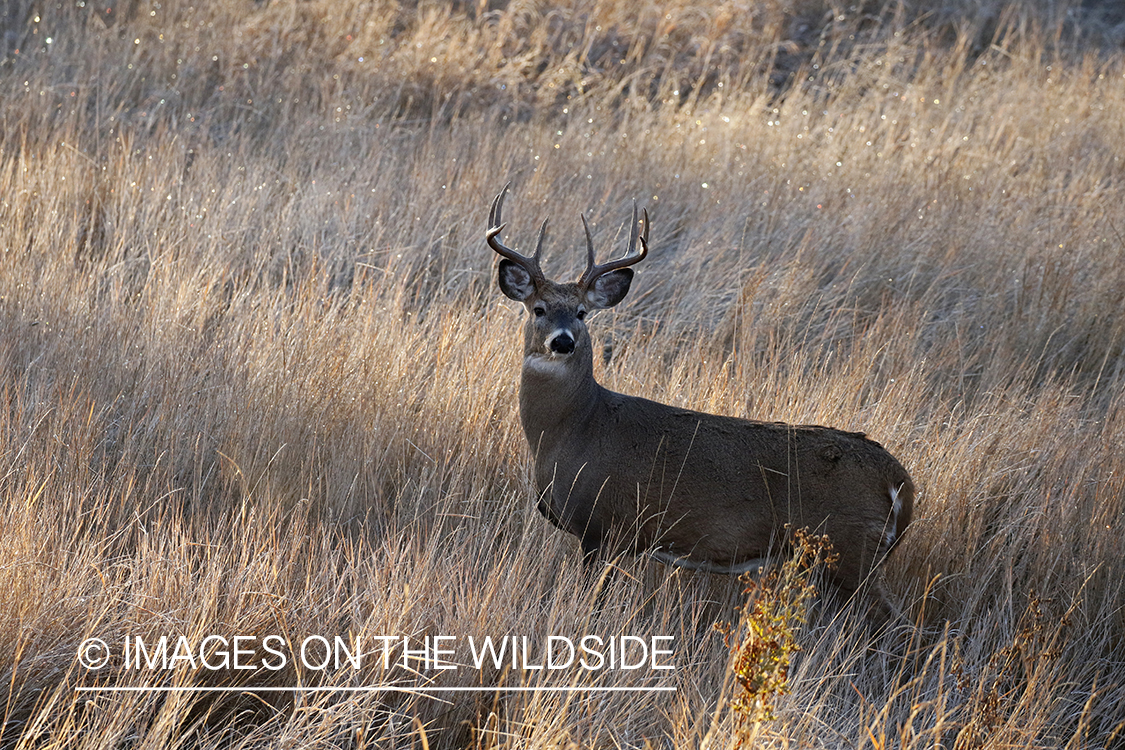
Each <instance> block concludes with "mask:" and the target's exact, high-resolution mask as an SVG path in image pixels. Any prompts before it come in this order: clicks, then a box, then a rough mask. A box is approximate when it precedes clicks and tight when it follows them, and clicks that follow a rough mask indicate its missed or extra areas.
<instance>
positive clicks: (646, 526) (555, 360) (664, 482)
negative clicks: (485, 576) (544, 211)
mask: <svg viewBox="0 0 1125 750" xmlns="http://www.w3.org/2000/svg"><path fill="white" fill-rule="evenodd" d="M509 187H510V186H505V187H504V189H503V190H502V191H501V192H500V193H499V194H498V195H497V196H496V198H495V199H494V200H493V202H492V209H491V211H490V213H489V226H488V230H487V232H486V234H485V238H486V241H487V243H488V245H489V247H491V248H492V250H493V251H495V252H496V253H497V254H498V255H499V256H500V261H499V265H498V266H497V278H498V282H499V287H500V291H501V292H502V293H503V294H504V295H505V296H506V297H508V298H509V299H512V300H515V301H516V302H520V303H522V304H523V305H524V307H525V309H526V311H527V319H526V322H525V324H524V346H523V364H522V368H521V371H520V384H519V414H520V422H521V424H522V427H523V432H524V435H525V437H526V439H527V443H528V446H529V448H530V451H531V454H532V461H533V468H532V473H533V478H534V483H535V486H536V489H537V490H538V493H539V499H538V509H539V511H540V513H542V514H543V515H544V516H546V518H547V519H548V520H549V521H550V522H551V523H552V524H554V525H555V526H557V527H558V528H560V529H562V530H563V531H566V532H569V533H570V534H572V535H574V536H576V537H577V538H578V540H579V543H580V545H581V548H582V552H583V556H584V561H587V562H589V561H591V560H594V559H596V558H597V556H598V554H599V552H609V553H611V554H619V553H631V554H636V553H642V552H647V553H648V554H649V555H651V556H652V557H653V558H655V559H657V560H659V561H661V562H664V563H667V564H671V565H675V566H680V567H684V568H693V569H696V570H700V571H705V572H708V573H725V574H741V573H744V572H750V573H753V572H756V571H758V570H759V569H760V568H761V567H762V566H763V565H765V564H767V563H768V562H770V561H771V560H772V559H775V558H776V557H777V556H778V555H779V554H781V553H783V551H784V550H785V549H786V547H787V544H788V540H789V534H791V533H792V530H795V529H804V528H807V529H810V530H812V531H814V532H815V533H823V534H826V535H827V536H828V537H829V540H830V541H831V543H832V545H833V548H834V550H835V553H836V555H837V556H838V561H837V564H836V566H835V569H834V571H833V572H832V573H831V574H830V575H831V576H832V582H833V583H834V584H835V586H836V587H837V588H838V589H839V590H840V591H841V592H842V593H844V594H845V595H846V596H849V597H850V596H851V595H852V594H854V593H855V592H856V591H857V590H859V588H860V587H861V585H862V584H864V583H865V582H866V581H868V580H873V573H874V571H875V568H876V567H877V566H878V565H879V564H880V563H881V562H882V561H883V560H884V559H885V558H886V557H887V555H888V554H889V553H890V552H891V550H893V549H894V548H895V547H896V546H897V544H898V542H899V540H901V539H902V536H903V533H904V532H905V531H906V528H907V526H908V525H909V524H910V520H911V515H912V513H913V505H914V483H913V482H912V480H911V478H910V475H909V474H908V473H907V472H906V470H905V469H904V468H903V466H902V464H900V463H899V461H898V460H897V459H895V458H894V457H893V456H892V455H891V454H890V453H889V452H888V451H887V450H886V449H884V448H883V447H882V446H881V445H880V444H879V443H877V442H875V441H873V440H871V439H869V438H868V437H867V436H866V435H865V434H864V433H862V432H846V431H844V430H838V429H833V428H831V427H821V426H816V425H793V424H786V423H782V422H766V421H756V420H751V419H742V418H737V417H731V416H722V415H717V414H708V413H704V412H698V411H692V410H690V409H686V408H680V407H677V406H670V405H667V404H663V403H659V402H656V401H651V400H649V399H645V398H640V397H637V396H630V395H625V394H622V393H615V392H613V391H611V390H609V389H607V388H605V387H603V386H601V385H600V384H599V383H598V382H597V381H596V380H595V379H594V369H593V360H594V356H593V344H592V341H591V337H590V332H589V330H588V329H587V327H586V321H587V316H588V315H589V314H591V313H593V312H595V311H598V310H603V309H607V308H611V307H614V306H615V305H617V304H619V303H620V302H621V301H622V300H623V299H624V298H625V295H626V294H628V292H629V289H630V286H631V284H632V281H633V275H634V270H633V268H631V266H634V265H636V264H638V263H640V262H641V261H642V260H644V259H645V257H646V256H647V255H648V248H649V218H648V210H647V209H645V210H644V211H643V216H642V218H641V220H640V221H639V222H638V217H637V206H636V203H634V204H633V220H632V227H631V231H630V236H629V240H628V246H627V247H626V250H625V253H624V255H623V256H622V257H620V258H618V259H616V260H611V261H608V262H606V263H603V264H600V265H599V264H597V263H596V262H595V253H594V243H593V239H592V237H591V234H590V226H589V224H588V222H587V221H586V216H585V214H582V215H581V216H582V225H583V228H584V229H585V234H586V270H585V271H584V272H583V273H582V275H581V276H580V277H579V279H578V280H577V281H576V282H573V283H559V282H556V281H552V280H550V279H548V278H547V277H546V275H545V274H544V273H543V270H542V268H541V266H540V260H541V256H542V250H543V239H544V235H545V234H546V231H547V220H544V221H543V224H542V226H541V227H540V229H539V234H538V237H537V239H536V243H535V251H534V253H533V254H532V255H530V256H525V255H521V254H520V253H518V252H516V251H515V250H513V249H511V248H509V247H507V246H506V245H504V244H503V243H502V242H501V239H500V236H501V233H502V232H503V231H504V229H505V227H506V225H505V224H504V223H503V220H502V218H501V212H502V211H503V206H504V196H505V194H506V193H507V192H508V189H509ZM642 227H643V231H642ZM638 244H639V246H640V249H639V250H637V245H638ZM875 588H876V593H877V594H878V596H879V598H881V599H882V600H883V604H884V605H886V606H888V607H889V603H888V602H886V597H885V593H884V591H883V589H882V584H881V583H879V582H876V583H875ZM890 608H891V609H892V610H893V607H890Z"/></svg>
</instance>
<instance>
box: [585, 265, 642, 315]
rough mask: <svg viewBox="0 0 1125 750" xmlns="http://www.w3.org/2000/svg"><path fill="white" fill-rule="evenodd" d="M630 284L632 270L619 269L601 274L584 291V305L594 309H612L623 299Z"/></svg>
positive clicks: (631, 281)
mask: <svg viewBox="0 0 1125 750" xmlns="http://www.w3.org/2000/svg"><path fill="white" fill-rule="evenodd" d="M632 283H633V269H632V268H619V269H617V270H616V271H610V272H609V273H606V274H602V275H601V276H599V277H597V278H596V279H594V283H593V284H591V285H590V286H589V288H587V289H586V304H588V305H589V306H590V307H596V308H605V307H613V306H614V305H616V304H617V303H618V302H620V301H621V300H623V299H625V295H626V294H628V293H629V285H630V284H632Z"/></svg>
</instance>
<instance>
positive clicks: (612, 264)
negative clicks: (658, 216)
mask: <svg viewBox="0 0 1125 750" xmlns="http://www.w3.org/2000/svg"><path fill="white" fill-rule="evenodd" d="M642 211H643V216H644V222H643V223H644V234H642V233H641V230H640V227H639V226H638V224H637V202H636V201H633V228H632V231H631V232H630V234H629V247H628V248H626V249H625V254H624V255H623V256H621V257H620V258H618V259H617V260H611V261H609V262H608V263H605V264H602V265H600V266H599V265H597V264H595V263H594V240H593V238H591V237H590V225H589V224H587V223H586V214H582V226H583V228H585V230H586V270H585V271H583V272H582V278H580V279H579V280H578V285H579V286H580V287H583V288H587V287H589V286H590V285H591V284H593V283H594V281H595V280H596V279H597V278H598V277H599V276H602V275H604V274H607V273H609V272H610V271H616V270H617V269H619V268H625V267H626V266H631V265H633V264H634V263H639V262H641V261H642V260H644V259H645V256H646V255H648V209H647V208H646V209H642ZM637 240H640V241H641V251H640V252H639V253H637V254H636V255H633V251H634V250H635V249H636V247H637Z"/></svg>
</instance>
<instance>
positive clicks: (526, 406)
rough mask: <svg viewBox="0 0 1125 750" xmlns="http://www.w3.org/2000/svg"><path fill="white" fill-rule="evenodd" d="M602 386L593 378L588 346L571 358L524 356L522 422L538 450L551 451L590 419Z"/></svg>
mask: <svg viewBox="0 0 1125 750" xmlns="http://www.w3.org/2000/svg"><path fill="white" fill-rule="evenodd" d="M603 390H604V389H603V388H602V387H601V386H600V385H598V383H597V381H595V380H594V365H593V361H592V358H591V354H590V350H589V347H582V348H580V349H579V350H578V351H576V352H574V354H572V355H571V356H569V357H565V358H550V357H543V356H536V355H530V354H529V355H527V356H525V357H524V363H523V370H522V371H521V374H520V421H521V422H522V423H523V429H524V433H525V434H526V436H527V441H528V443H529V444H530V445H531V447H532V449H533V450H535V451H537V452H538V451H539V450H540V449H542V450H547V451H550V450H551V449H552V448H553V446H554V444H555V443H556V442H557V441H559V440H562V439H564V438H565V436H566V435H568V434H569V433H571V432H572V431H574V430H575V429H580V428H581V427H583V426H584V425H586V423H587V422H588V421H589V420H590V417H591V414H592V413H593V411H594V409H595V407H596V406H597V404H598V402H599V400H600V399H601V396H602V392H603Z"/></svg>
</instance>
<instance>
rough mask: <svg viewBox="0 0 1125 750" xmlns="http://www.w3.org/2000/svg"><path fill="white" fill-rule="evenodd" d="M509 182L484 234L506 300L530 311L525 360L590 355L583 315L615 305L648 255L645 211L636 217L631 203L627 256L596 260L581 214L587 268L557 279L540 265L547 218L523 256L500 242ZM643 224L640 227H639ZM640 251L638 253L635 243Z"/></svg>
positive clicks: (555, 359)
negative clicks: (497, 261) (498, 257)
mask: <svg viewBox="0 0 1125 750" xmlns="http://www.w3.org/2000/svg"><path fill="white" fill-rule="evenodd" d="M507 191H508V187H507V186H505V187H504V189H503V190H502V191H501V192H500V194H499V195H497V196H496V199H495V200H494V201H493V202H492V210H491V212H490V213H489V218H488V224H489V229H488V231H487V233H486V234H485V237H486V239H487V240H488V245H489V247H491V248H492V249H493V250H495V251H496V252H497V253H498V254H499V255H501V256H502V258H503V259H502V260H501V261H500V265H499V269H498V273H499V283H500V290H501V291H502V292H503V293H504V295H505V296H507V297H508V298H510V299H514V300H516V301H517V302H522V303H523V304H524V306H525V307H526V308H527V311H528V320H527V326H526V328H525V341H524V344H525V348H524V357H525V363H527V362H528V361H529V360H530V361H539V362H540V363H552V362H555V363H558V362H561V361H563V360H565V359H568V358H570V357H573V356H574V355H575V354H576V353H577V354H578V358H580V359H586V358H589V357H590V352H591V344H590V334H589V331H587V329H586V324H585V319H586V315H587V314H588V313H590V312H592V311H594V310H601V309H605V308H608V307H613V306H614V305H616V304H617V303H619V302H621V300H623V299H625V295H626V294H628V293H629V285H630V284H631V283H632V281H633V269H631V268H629V266H631V265H633V264H635V263H639V262H640V261H642V260H644V258H645V256H646V255H648V227H649V222H648V212H647V211H644V212H643V213H642V216H643V220H642V221H641V222H638V217H637V205H636V203H634V204H633V223H632V229H631V233H630V237H629V245H628V247H627V248H626V250H625V255H624V256H622V257H621V258H618V259H617V260H614V261H610V262H608V263H603V264H600V265H599V264H597V263H595V262H594V241H593V238H592V237H591V236H590V225H589V224H588V223H587V222H586V216H585V215H582V226H583V228H584V229H585V232H586V270H585V271H584V272H583V273H582V276H581V277H579V279H578V281H576V282H572V283H558V282H554V281H551V280H550V279H548V278H547V277H546V275H545V274H544V273H543V269H542V267H541V266H540V265H539V262H540V258H541V257H542V253H543V238H544V236H545V235H546V233H547V220H544V221H543V224H542V225H541V226H540V228H539V236H538V238H537V239H536V242H535V253H534V254H533V255H531V256H530V257H529V256H526V255H520V254H519V253H517V252H516V251H515V250H513V249H511V248H510V247H507V246H506V245H504V244H503V243H502V242H500V239H499V235H500V232H502V231H503V230H504V227H505V224H504V223H503V221H502V218H501V212H502V211H503V208H504V195H505V194H506V193H507ZM642 225H643V232H642V229H641V227H642ZM638 242H639V243H640V252H636V248H637V243H638Z"/></svg>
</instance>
